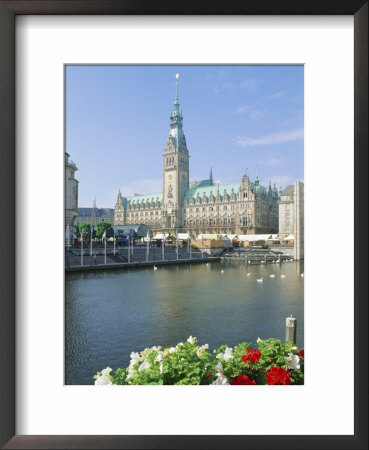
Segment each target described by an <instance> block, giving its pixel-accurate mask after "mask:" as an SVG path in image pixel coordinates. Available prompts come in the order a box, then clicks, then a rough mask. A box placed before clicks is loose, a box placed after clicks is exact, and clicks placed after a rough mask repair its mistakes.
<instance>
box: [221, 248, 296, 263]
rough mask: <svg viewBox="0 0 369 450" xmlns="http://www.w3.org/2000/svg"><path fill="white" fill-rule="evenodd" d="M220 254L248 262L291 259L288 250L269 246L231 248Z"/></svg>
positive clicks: (227, 257)
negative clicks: (283, 250)
mask: <svg viewBox="0 0 369 450" xmlns="http://www.w3.org/2000/svg"><path fill="white" fill-rule="evenodd" d="M221 256H222V258H224V259H237V260H240V261H245V262H246V263H248V264H267V263H279V262H285V261H293V258H292V256H291V254H290V252H282V251H280V250H275V249H270V248H266V249H265V248H247V249H244V248H241V249H233V250H231V251H228V252H224V253H223V254H222V255H221Z"/></svg>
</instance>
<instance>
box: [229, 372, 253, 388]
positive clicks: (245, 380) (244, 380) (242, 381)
mask: <svg viewBox="0 0 369 450" xmlns="http://www.w3.org/2000/svg"><path fill="white" fill-rule="evenodd" d="M231 384H232V385H234V386H235V385H250V384H256V382H255V380H250V378H249V377H248V376H247V375H243V374H241V375H238V377H236V378H233V380H232V381H231Z"/></svg>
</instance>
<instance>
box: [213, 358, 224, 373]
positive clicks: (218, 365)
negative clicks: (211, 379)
mask: <svg viewBox="0 0 369 450" xmlns="http://www.w3.org/2000/svg"><path fill="white" fill-rule="evenodd" d="M215 368H216V369H217V375H218V374H221V375H223V365H222V363H221V362H220V361H219V362H218V364H217V365H216V366H215Z"/></svg>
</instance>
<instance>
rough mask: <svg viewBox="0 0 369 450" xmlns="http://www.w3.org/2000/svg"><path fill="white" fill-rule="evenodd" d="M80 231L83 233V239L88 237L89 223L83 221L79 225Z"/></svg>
mask: <svg viewBox="0 0 369 450" xmlns="http://www.w3.org/2000/svg"><path fill="white" fill-rule="evenodd" d="M79 231H80V233H82V234H83V239H90V236H91V224H89V223H88V222H83V223H82V224H81V225H80V227H79Z"/></svg>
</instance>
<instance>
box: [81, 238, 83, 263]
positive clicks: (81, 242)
mask: <svg viewBox="0 0 369 450" xmlns="http://www.w3.org/2000/svg"><path fill="white" fill-rule="evenodd" d="M81 266H83V233H81Z"/></svg>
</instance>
